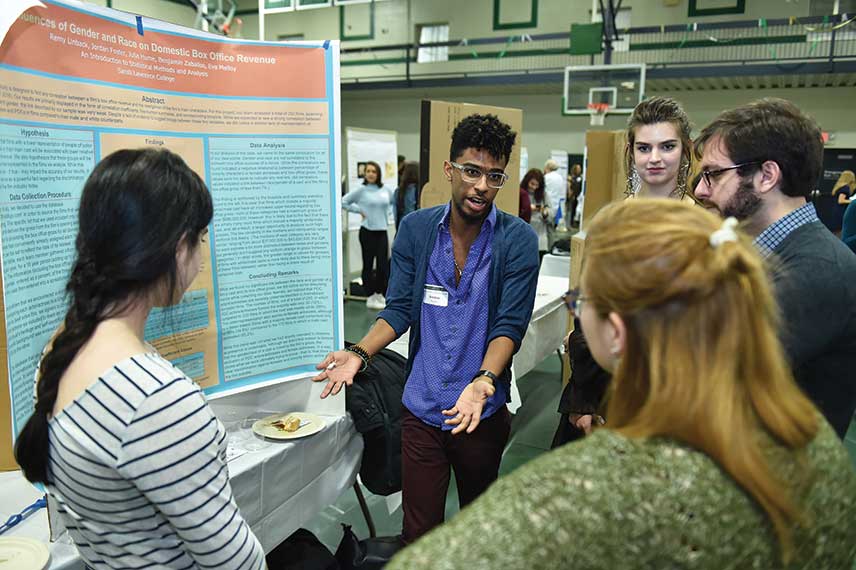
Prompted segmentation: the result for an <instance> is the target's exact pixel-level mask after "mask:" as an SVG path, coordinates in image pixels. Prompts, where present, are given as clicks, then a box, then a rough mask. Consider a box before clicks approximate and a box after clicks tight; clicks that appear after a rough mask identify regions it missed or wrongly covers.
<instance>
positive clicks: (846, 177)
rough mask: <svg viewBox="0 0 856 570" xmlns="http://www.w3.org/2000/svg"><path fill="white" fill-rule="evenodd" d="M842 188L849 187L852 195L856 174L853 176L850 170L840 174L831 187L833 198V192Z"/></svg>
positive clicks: (855, 185) (855, 187) (855, 186)
mask: <svg viewBox="0 0 856 570" xmlns="http://www.w3.org/2000/svg"><path fill="white" fill-rule="evenodd" d="M844 186H849V187H850V193H851V194H852V193H853V190H854V189H856V174H853V171H852V170H845V171H844V172H842V173H841V176H839V177H838V181H837V182H836V183H835V186H833V187H832V195H833V196H835V192H837V191H838V189H839V188H843V187H844Z"/></svg>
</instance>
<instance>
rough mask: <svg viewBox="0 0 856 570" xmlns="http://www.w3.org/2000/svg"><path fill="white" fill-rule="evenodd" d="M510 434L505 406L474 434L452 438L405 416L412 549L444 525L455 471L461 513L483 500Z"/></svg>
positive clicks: (405, 489) (407, 529)
mask: <svg viewBox="0 0 856 570" xmlns="http://www.w3.org/2000/svg"><path fill="white" fill-rule="evenodd" d="M510 432H511V415H510V414H509V413H508V408H506V407H505V406H503V407H502V408H500V409H499V410H498V411H497V412H496V413H495V414H493V415H492V416H490V417H489V418H486V419H484V420H482V421H481V422H480V423H479V425H478V427H477V428H476V430H475V431H474V432H473V433H469V434H468V433H466V432H464V433H459V434H458V435H452V433H451V431H443V430H441V429H440V428H436V427H433V426H429V425H428V424H426V423H424V422H422V420H420V419H419V418H417V417H416V416H414V415H413V414H411V413H410V411H409V410H408V409H407V408H404V409H403V410H402V422H401V472H402V473H401V475H402V482H401V487H402V489H401V490H402V503H403V508H404V529H403V531H402V536H401V538H402V540H403V541H404V543H405V544H409V543H411V542H413V541H414V540H416V539H417V538H419V537H420V536H422V535H423V534H425V533H426V532H428V531H429V530H431V529H432V528H434V527H435V526H437V525H439V524H441V523H442V522H443V519H444V514H445V511H446V492H447V491H448V490H449V468H450V467H451V468H452V469H454V470H455V483H457V486H458V501H459V503H460V506H461V508H463V507H465V506H466V505H467V504H469V503H471V502H472V501H473V500H474V499H475V498H476V497H478V496H479V495H480V494H481V493H482V492H484V490H485V489H487V488H488V487H489V486H490V484H491V483H493V482H494V481H495V480H496V478H497V476H498V475H499V463H500V461H501V460H502V450H503V449H504V448H505V444H506V443H507V442H508V435H509V433H510Z"/></svg>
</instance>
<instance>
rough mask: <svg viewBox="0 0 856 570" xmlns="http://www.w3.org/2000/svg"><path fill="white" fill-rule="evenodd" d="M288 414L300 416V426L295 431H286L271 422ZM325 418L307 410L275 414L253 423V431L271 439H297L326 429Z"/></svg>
mask: <svg viewBox="0 0 856 570" xmlns="http://www.w3.org/2000/svg"><path fill="white" fill-rule="evenodd" d="M286 416H295V417H298V418H300V427H299V428H297V429H296V430H295V431H284V430H281V429H279V428H276V427H274V426H272V425H271V424H272V423H274V422H275V421H277V420H281V419H284V418H285V417H286ZM324 425H325V424H324V420H323V419H322V418H321V417H320V416H316V415H315V414H310V413H307V412H288V413H284V414H273V415H272V416H268V417H266V418H262V419H260V420H259V421H257V422H256V423H254V424H253V432H254V433H257V434H258V435H260V436H262V437H269V438H270V439H297V438H299V437H306V436H307V435H312V434H315V433H318V432H319V431H321V430H322V429H324Z"/></svg>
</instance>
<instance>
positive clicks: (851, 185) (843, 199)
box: [829, 170, 856, 236]
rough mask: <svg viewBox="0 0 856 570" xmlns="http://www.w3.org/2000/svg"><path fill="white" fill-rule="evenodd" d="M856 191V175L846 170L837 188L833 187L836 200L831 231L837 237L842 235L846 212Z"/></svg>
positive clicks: (837, 183)
mask: <svg viewBox="0 0 856 570" xmlns="http://www.w3.org/2000/svg"><path fill="white" fill-rule="evenodd" d="M854 191H856V175H854V174H853V171H852V170H845V171H844V172H842V173H841V176H839V177H838V180H837V181H836V182H835V186H833V187H832V197H833V198H834V199H835V204H836V207H835V218H834V220H833V224H832V227H831V228H829V230H830V231H831V232H832V233H834V234H835V235H837V236H840V235H841V224H842V223H843V221H844V212H845V210H847V206H848V205H849V204H850V200H851V196H853V192H854Z"/></svg>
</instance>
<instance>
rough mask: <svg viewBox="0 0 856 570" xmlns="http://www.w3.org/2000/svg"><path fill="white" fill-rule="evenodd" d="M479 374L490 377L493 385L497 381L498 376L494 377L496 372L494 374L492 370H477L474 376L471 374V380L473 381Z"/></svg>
mask: <svg viewBox="0 0 856 570" xmlns="http://www.w3.org/2000/svg"><path fill="white" fill-rule="evenodd" d="M480 376H486V377H488V378H490V379H491V381H492V382H493V385H494V386H496V384H497V382H499V378H497V377H496V374H494V373H493V372H491V371H490V370H479V371H478V374H476V375H475V376H473V380H472V381H473V382H475V381H476V380H478V378H479V377H480Z"/></svg>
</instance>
